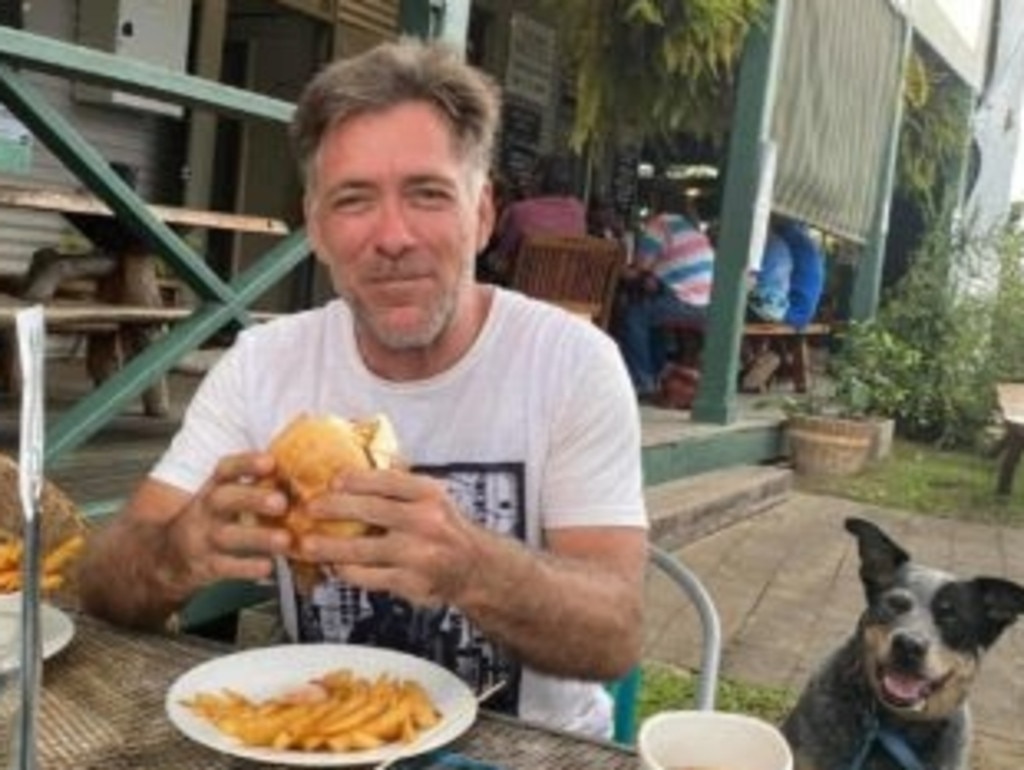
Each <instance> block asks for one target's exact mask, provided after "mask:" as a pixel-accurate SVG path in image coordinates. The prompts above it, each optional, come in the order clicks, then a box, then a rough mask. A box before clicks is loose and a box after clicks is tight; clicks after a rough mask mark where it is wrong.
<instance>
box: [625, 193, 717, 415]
mask: <svg viewBox="0 0 1024 770" xmlns="http://www.w3.org/2000/svg"><path fill="white" fill-rule="evenodd" d="M662 197H663V196H662ZM714 266H715V250H714V248H713V247H712V245H711V241H710V240H709V239H708V237H707V236H706V235H705V234H704V233H703V232H701V231H700V229H698V227H697V226H696V225H695V224H694V223H693V222H692V221H691V220H690V219H688V218H687V217H685V216H684V215H682V214H677V213H672V212H671V211H660V212H659V213H656V214H654V215H653V216H652V217H650V218H649V219H648V220H647V222H646V223H645V224H644V226H643V229H642V230H641V232H640V235H639V237H638V238H637V244H636V255H635V258H634V261H633V264H632V265H631V266H630V269H629V271H628V275H627V281H628V282H629V283H631V284H632V286H633V288H632V289H631V290H629V291H627V292H626V297H627V299H626V301H625V303H624V304H623V305H622V306H621V307H620V309H619V314H618V318H617V321H616V324H615V329H614V333H615V336H616V338H617V340H618V342H619V346H620V348H621V349H622V355H623V358H624V359H625V361H626V368H627V369H629V375H630V377H631V378H632V380H633V387H634V388H635V389H636V391H637V394H638V395H639V396H640V397H641V398H644V399H647V398H650V397H652V396H653V395H654V394H655V393H656V392H657V390H658V377H659V375H660V374H661V371H662V369H663V368H664V367H665V364H666V363H667V361H668V354H667V351H666V350H665V346H664V342H663V340H662V338H661V334H660V333H659V331H658V326H659V325H660V324H662V323H664V322H666V321H675V320H682V321H693V322H694V323H695V324H697V325H700V326H703V324H704V322H705V320H706V316H707V308H708V303H709V302H710V301H711V285H712V280H713V278H714Z"/></svg>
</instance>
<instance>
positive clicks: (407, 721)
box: [182, 669, 441, 752]
mask: <svg viewBox="0 0 1024 770" xmlns="http://www.w3.org/2000/svg"><path fill="white" fill-rule="evenodd" d="M182 705H184V706H185V707H187V708H189V709H191V710H192V711H193V712H194V713H195V714H197V715H198V716H200V717H202V718H204V719H206V720H208V721H209V722H210V723H212V724H213V725H214V726H215V727H217V729H219V730H220V731H221V732H223V733H225V734H227V735H229V736H231V737H233V738H235V739H237V740H239V741H240V742H242V743H243V744H245V745H249V746H266V747H271V748H274V749H278V750H282V751H283V750H299V751H334V752H349V751H362V750H367V749H375V748H379V747H381V746H385V745H387V744H390V743H395V742H398V741H401V742H402V743H409V742H411V741H413V740H415V739H416V737H417V735H419V733H420V732H421V731H422V730H424V729H427V728H428V727H430V726H433V725H434V724H437V722H438V721H439V720H440V718H441V716H440V714H439V712H438V711H437V709H436V707H435V706H434V704H433V703H432V702H431V700H430V696H429V695H428V694H427V693H426V691H425V690H424V689H423V688H422V687H421V686H420V685H419V684H417V683H415V682H403V681H400V680H397V679H395V678H393V677H388V676H379V677H377V678H376V679H375V680H373V681H372V682H371V681H369V680H367V679H365V678H362V677H359V676H357V675H355V674H354V673H353V672H351V671H348V670H345V669H339V670H336V671H331V672H328V673H327V674H324V675H323V676H320V677H318V678H316V679H312V680H310V682H308V683H306V684H305V685H303V686H301V687H298V688H294V689H292V690H290V691H288V692H286V693H282V694H280V695H278V696H275V697H272V698H268V699H266V700H263V701H254V700H252V699H250V698H247V697H245V696H244V695H240V694H238V693H234V692H231V691H229V690H223V691H221V692H219V693H197V694H196V695H194V696H193V697H191V698H190V699H188V700H185V701H182Z"/></svg>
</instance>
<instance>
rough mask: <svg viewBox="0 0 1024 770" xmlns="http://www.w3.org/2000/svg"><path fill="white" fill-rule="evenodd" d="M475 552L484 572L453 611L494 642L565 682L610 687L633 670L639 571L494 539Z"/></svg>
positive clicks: (639, 629)
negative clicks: (592, 682)
mask: <svg viewBox="0 0 1024 770" xmlns="http://www.w3.org/2000/svg"><path fill="white" fill-rule="evenodd" d="M481 548H482V553H481V554H480V561H479V562H478V563H479V564H480V565H482V566H481V567H480V571H479V573H478V574H477V575H475V576H474V578H475V579H474V581H473V583H472V585H471V586H469V587H468V589H467V590H466V592H465V595H464V597H463V599H462V600H461V601H460V603H459V606H460V608H461V609H462V610H463V611H464V612H465V613H466V614H467V615H468V616H469V617H470V619H471V620H472V621H473V622H474V623H475V624H476V625H477V626H478V627H479V628H480V629H481V631H483V633H484V634H485V635H487V636H488V637H489V638H490V639H491V640H492V641H494V642H496V643H498V644H500V645H502V646H504V647H506V648H507V649H509V650H510V651H511V652H513V653H514V654H515V655H516V657H518V658H519V659H520V660H522V661H523V662H524V663H527V664H528V665H530V666H531V667H533V668H535V669H537V670H539V671H543V672H545V673H551V674H556V675H559V676H565V677H574V678H580V679H598V680H610V679H615V678H618V677H619V676H621V675H623V674H624V673H625V672H626V671H628V669H629V668H630V667H631V666H632V665H633V664H634V663H635V662H636V660H637V659H638V657H639V653H640V646H641V640H642V636H643V612H642V598H641V593H642V569H641V570H633V569H632V568H630V567H629V566H628V565H622V568H621V569H619V568H618V565H615V566H609V564H607V563H605V562H598V561H596V560H595V561H590V560H585V559H582V558H573V557H566V556H558V555H554V554H550V553H546V552H538V551H534V550H530V549H527V548H526V547H524V546H523V545H522V544H521V543H518V542H516V541H512V540H507V539H504V538H499V537H496V536H493V535H488V536H486V537H484V538H483V539H482V540H481ZM634 572H638V574H636V575H634V574H633V573H634Z"/></svg>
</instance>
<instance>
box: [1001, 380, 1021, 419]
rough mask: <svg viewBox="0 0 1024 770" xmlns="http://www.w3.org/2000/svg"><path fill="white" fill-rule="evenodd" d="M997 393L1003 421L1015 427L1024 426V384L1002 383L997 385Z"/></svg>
mask: <svg viewBox="0 0 1024 770" xmlns="http://www.w3.org/2000/svg"><path fill="white" fill-rule="evenodd" d="M996 392H997V393H998V396H999V409H1000V410H1001V411H1002V413H1003V419H1005V420H1006V421H1007V422H1008V423H1013V424H1014V425H1018V426H1020V425H1024V382H1015V383H1000V384H998V385H996Z"/></svg>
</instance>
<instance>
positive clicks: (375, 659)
mask: <svg viewBox="0 0 1024 770" xmlns="http://www.w3.org/2000/svg"><path fill="white" fill-rule="evenodd" d="M337 668H347V669H351V670H352V671H353V672H354V673H356V674H357V675H359V676H363V677H366V678H374V677H375V676H376V675H377V674H382V673H387V674H390V675H392V676H395V677H398V678H400V679H412V680H415V681H416V682H419V684H420V685H421V686H422V687H423V688H424V689H425V690H426V691H427V693H428V694H429V695H430V698H431V700H432V701H433V702H434V705H435V706H436V707H437V709H438V710H439V711H440V712H441V722H440V723H438V724H437V725H435V726H434V727H432V728H430V729H429V730H425V731H424V732H423V733H422V734H421V735H420V736H419V738H417V739H416V740H415V741H414V742H413V743H411V744H401V743H396V744H392V745H388V746H382V747H380V748H379V749H372V750H367V751H351V752H340V753H339V752H310V751H278V750H275V749H269V748H258V747H253V746H244V745H242V744H241V743H240V742H239V741H237V740H236V739H234V738H232V737H231V736H228V735H225V734H224V733H222V732H220V730H218V729H217V728H216V727H214V726H213V725H212V724H210V722H208V721H206V720H205V719H203V718H202V717H200V716H197V715H196V714H193V713H192V711H190V710H189V709H188V708H186V707H185V706H183V705H182V701H184V700H187V699H189V698H191V697H192V696H193V695H195V694H196V693H200V692H206V693H216V692H218V691H220V690H221V689H223V688H225V687H228V688H231V689H233V690H237V691H238V692H240V693H242V694H243V695H246V696H249V697H251V698H255V699H264V698H270V697H273V696H275V695H279V694H280V693H282V692H285V691H287V690H290V689H294V688H295V687H297V686H299V685H302V684H304V683H305V682H307V681H309V680H310V679H313V678H315V677H317V676H320V675H322V674H325V673H327V672H328V671H332V670H334V669H337ZM166 708H167V715H168V717H170V720H171V722H173V723H174V725H175V726H176V727H177V728H178V729H179V730H181V731H182V732H183V733H184V734H185V735H187V736H188V737H189V738H191V739H192V740H194V741H196V742H198V743H201V744H203V745H205V746H208V747H209V748H211V749H216V750H217V751H221V752H224V753H226V754H232V755H234V756H236V757H244V758H245V759H254V760H256V761H258V762H272V763H277V764H284V765H296V766H304V767H340V766H351V765H365V764H377V763H379V762H383V761H385V760H388V759H392V758H394V757H395V756H396V755H398V756H402V757H406V756H409V757H411V756H415V755H417V754H422V753H424V752H427V751H431V750H433V749H436V748H438V747H440V746H443V745H444V744H446V743H449V742H451V741H453V740H455V738H457V737H458V736H460V735H462V733H464V732H465V731H466V730H468V729H469V727H470V726H471V725H472V724H473V721H474V720H475V719H476V711H477V704H476V699H475V698H474V697H473V693H472V692H471V691H470V689H469V687H467V686H466V684H465V683H464V682H463V681H462V680H461V679H459V678H458V677H457V676H455V674H453V673H451V672H450V671H447V670H446V669H443V668H441V667H440V666H437V665H435V664H433V663H431V662H429V661H426V660H422V659H420V658H416V657H413V656H411V655H405V654H403V653H400V652H394V651H392V650H382V649H377V648H374V647H362V646H359V645H347V644H286V645H279V646H276V647H264V648H260V649H254V650H245V651H243V652H238V653H234V654H232V655H227V656H225V657H222V658H216V659H214V660H211V661H207V662H206V663H203V664H201V665H199V666H196V667H195V668H193V669H191V670H190V671H187V672H186V673H184V674H183V675H182V676H180V677H179V678H178V679H177V681H176V682H175V683H174V684H173V685H171V689H170V690H169V691H168V692H167V700H166Z"/></svg>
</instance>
